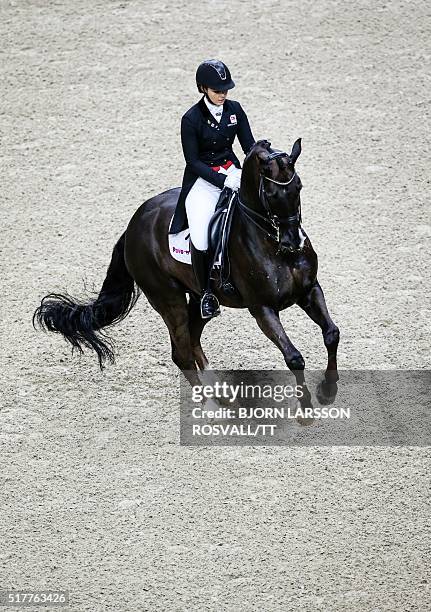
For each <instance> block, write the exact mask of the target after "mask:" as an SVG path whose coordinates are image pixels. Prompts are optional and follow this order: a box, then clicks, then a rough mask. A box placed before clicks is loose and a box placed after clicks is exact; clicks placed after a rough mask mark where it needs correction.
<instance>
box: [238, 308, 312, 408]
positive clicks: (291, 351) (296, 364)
mask: <svg viewBox="0 0 431 612" xmlns="http://www.w3.org/2000/svg"><path fill="white" fill-rule="evenodd" d="M249 311H250V313H251V314H252V315H253V317H254V318H255V319H256V321H257V324H258V325H259V327H260V329H261V330H262V331H263V333H264V334H265V336H267V337H268V338H269V339H270V340H272V342H273V343H274V344H275V346H276V347H277V348H279V349H280V351H281V352H282V353H283V357H284V361H285V362H286V365H287V367H288V368H289V369H290V370H291V371H292V372H293V374H294V376H295V379H296V384H297V385H299V386H300V387H301V388H302V393H303V394H302V397H301V399H300V400H299V402H300V404H301V406H302V407H305V406H311V394H310V391H309V390H308V387H307V385H306V382H305V376H304V367H305V362H304V359H303V357H302V355H301V353H300V352H299V351H298V349H297V348H296V347H295V346H294V345H293V344H292V342H291V341H290V340H289V337H288V335H287V334H286V332H285V330H284V327H283V325H282V324H281V321H280V317H279V316H278V312H276V311H275V310H273V309H272V308H269V307H268V306H255V307H252V308H249Z"/></svg>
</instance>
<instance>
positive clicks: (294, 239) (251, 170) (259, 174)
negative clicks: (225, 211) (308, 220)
mask: <svg viewBox="0 0 431 612" xmlns="http://www.w3.org/2000/svg"><path fill="white" fill-rule="evenodd" d="M300 153H301V139H300V138H298V140H297V141H296V142H295V144H294V145H293V147H292V151H291V153H290V155H289V154H288V153H285V152H283V151H279V150H277V149H272V148H271V143H270V142H268V141H267V140H259V141H258V142H256V143H255V144H254V145H253V147H252V148H251V150H250V151H249V153H248V154H247V157H246V158H245V161H244V168H243V180H242V182H241V196H242V197H244V199H246V200H247V201H248V202H250V203H251V204H253V208H254V209H255V210H257V209H256V205H257V206H259V205H260V208H262V207H263V209H264V212H265V213H266V214H267V216H268V218H269V219H271V220H272V222H273V223H274V224H275V225H278V226H279V248H280V250H281V251H283V252H296V251H299V250H301V249H302V247H303V245H304V241H305V235H304V234H303V233H302V231H301V228H300V224H301V199H300V191H301V188H302V184H301V179H300V178H299V176H298V174H297V173H296V171H295V163H296V160H297V159H298V157H299V155H300ZM261 212H263V211H261Z"/></svg>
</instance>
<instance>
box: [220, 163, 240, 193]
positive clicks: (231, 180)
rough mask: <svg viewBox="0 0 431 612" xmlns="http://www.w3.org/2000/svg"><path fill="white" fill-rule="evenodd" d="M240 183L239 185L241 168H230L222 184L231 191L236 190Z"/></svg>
mask: <svg viewBox="0 0 431 612" xmlns="http://www.w3.org/2000/svg"><path fill="white" fill-rule="evenodd" d="M240 185H241V170H240V169H239V168H235V170H232V171H231V172H229V174H228V175H227V176H226V180H225V182H224V186H225V187H229V189H232V191H238V189H239V187H240Z"/></svg>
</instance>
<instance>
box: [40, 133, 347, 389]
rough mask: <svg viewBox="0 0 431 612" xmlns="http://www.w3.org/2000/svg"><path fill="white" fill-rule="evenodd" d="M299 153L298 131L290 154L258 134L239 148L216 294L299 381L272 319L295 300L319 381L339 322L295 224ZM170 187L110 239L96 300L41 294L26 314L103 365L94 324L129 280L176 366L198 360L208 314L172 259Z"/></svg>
mask: <svg viewBox="0 0 431 612" xmlns="http://www.w3.org/2000/svg"><path fill="white" fill-rule="evenodd" d="M300 153H301V140H300V139H299V140H297V141H296V142H295V144H294V146H293V148H292V152H291V153H290V155H288V154H287V153H284V152H282V151H277V150H274V149H272V148H271V145H270V143H269V142H268V141H266V140H261V141H258V142H257V143H256V144H255V145H254V146H253V147H252V149H251V150H250V152H249V153H248V155H247V157H246V158H245V161H244V167H243V172H242V180H241V188H240V191H239V197H238V200H237V204H236V209H235V211H234V216H233V220H232V227H231V233H230V239H229V258H230V266H231V279H232V282H233V285H234V286H235V288H236V291H235V292H234V293H229V294H227V293H224V292H223V291H222V290H221V289H215V293H216V295H217V297H218V298H219V301H220V303H221V304H222V305H224V306H228V307H230V308H248V310H249V311H250V313H251V314H252V315H253V317H254V318H255V319H256V321H257V324H258V325H259V327H260V329H261V330H262V331H263V333H264V334H265V335H266V336H267V337H268V338H269V339H270V340H272V342H273V343H274V344H275V345H276V346H277V347H278V348H279V349H280V351H281V352H282V354H283V357H284V359H285V362H286V364H287V366H288V368H290V370H292V371H293V372H294V373H296V375H300V377H299V381H300V382H301V381H303V380H304V379H303V374H302V371H303V370H304V360H303V358H302V356H301V354H300V352H299V351H298V349H297V348H295V346H294V345H293V344H292V342H291V341H290V340H289V338H288V336H287V334H286V332H285V330H284V328H283V326H282V324H281V322H280V318H279V313H280V311H281V310H284V309H285V308H288V307H289V306H292V305H293V304H298V306H300V307H301V308H302V309H303V310H304V311H305V312H306V313H307V315H308V316H309V317H310V318H311V319H312V320H313V321H314V322H315V323H317V324H318V325H319V326H320V328H321V330H322V333H323V340H324V344H325V346H326V349H327V354H328V361H327V369H326V375H325V376H326V382H327V383H328V384H334V383H336V381H337V380H338V373H337V347H338V341H339V330H338V328H337V326H336V325H335V324H334V322H333V321H332V319H331V318H330V316H329V313H328V309H327V307H326V303H325V298H324V295H323V292H322V289H321V287H320V285H319V283H318V281H317V255H316V253H315V252H314V250H313V247H312V246H311V243H310V240H309V239H308V237H307V235H306V234H305V232H304V230H303V229H302V227H301V202H300V190H301V186H302V185H301V181H300V178H299V176H298V174H297V173H296V171H295V163H296V160H297V159H298V157H299V154H300ZM178 195H179V189H171V190H169V191H166V192H164V193H161V194H159V195H157V196H155V197H153V198H151V199H149V200H147V201H146V202H144V204H142V206H141V207H140V208H139V209H138V210H137V211H136V213H135V214H134V215H133V217H132V219H131V221H130V223H129V225H128V227H127V229H126V231H125V232H124V234H123V235H122V236H121V238H120V239H119V241H118V242H117V244H116V245H115V247H114V251H113V254H112V259H111V263H110V265H109V268H108V272H107V276H106V278H105V281H104V283H103V285H102V289H101V291H100V294H99V296H98V297H97V299H95V300H94V301H92V302H87V303H86V302H83V303H80V302H77V301H76V300H74V299H73V298H71V297H70V296H68V295H61V294H50V295H47V296H46V297H44V298H43V300H42V303H41V305H40V306H39V308H38V309H37V310H36V312H35V315H34V321H35V322H37V323H39V324H40V325H41V326H42V327H43V328H45V329H46V330H49V331H54V332H59V333H61V334H62V335H63V336H64V337H65V339H66V340H67V341H68V342H70V343H71V345H72V346H73V347H74V348H76V349H78V350H79V351H82V349H83V348H85V347H87V348H91V349H94V350H95V352H96V353H97V356H98V359H99V364H100V366H101V367H103V363H104V361H105V360H108V361H111V362H112V361H113V359H114V355H113V349H112V345H111V344H110V342H109V339H108V338H107V337H106V336H105V334H104V332H103V328H106V327H107V326H109V325H112V324H114V323H116V322H118V321H120V320H121V319H123V318H124V317H125V316H126V315H127V314H128V313H129V311H130V310H131V308H132V307H133V306H134V304H135V302H136V299H137V297H138V295H139V294H138V291H139V290H137V289H136V285H137V287H138V288H140V289H141V290H142V291H143V292H144V294H145V295H146V297H147V299H148V301H149V302H150V304H151V305H152V306H153V308H155V310H157V312H158V313H159V314H160V315H161V317H162V318H163V320H164V322H165V324H166V325H167V327H168V329H169V333H170V338H171V345H172V359H173V361H174V362H175V364H176V365H177V366H178V367H179V368H180V369H181V370H183V371H185V372H186V371H187V372H190V371H196V370H197V368H199V369H205V368H206V367H207V366H208V360H207V358H206V356H205V353H204V352H203V350H202V347H201V342H200V338H201V334H202V331H203V328H204V326H205V325H206V323H207V321H206V320H202V319H201V317H200V312H199V300H198V295H197V293H198V287H197V285H196V281H195V278H194V274H193V271H192V268H191V266H190V265H188V264H184V263H181V262H178V261H176V260H175V259H173V257H172V256H171V254H170V252H169V246H168V240H167V234H168V227H169V222H170V220H171V217H172V214H173V211H174V209H175V205H176V202H177V199H178Z"/></svg>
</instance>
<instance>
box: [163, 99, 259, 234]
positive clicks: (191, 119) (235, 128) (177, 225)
mask: <svg viewBox="0 0 431 612" xmlns="http://www.w3.org/2000/svg"><path fill="white" fill-rule="evenodd" d="M235 136H238V140H239V143H240V145H241V147H242V150H243V151H244V154H247V153H248V152H249V150H250V149H251V147H252V146H253V144H254V142H255V140H254V138H253V134H252V132H251V129H250V125H249V122H248V119H247V115H246V114H245V112H244V110H243V108H242V107H241V104H240V103H239V102H235V101H234V100H228V99H227V100H225V102H224V104H223V114H222V117H221V120H220V123H217V121H216V120H215V119H214V117H213V116H212V115H211V113H210V111H209V109H208V107H207V105H206V104H205V101H204V98H201V100H199V102H198V103H197V104H195V105H194V106H192V107H191V108H190V109H189V110H188V111H187V112H186V113H185V114H184V115H183V117H182V119H181V143H182V146H183V153H184V157H185V160H186V168H185V170H184V176H183V183H182V187H181V193H180V196H179V198H178V203H177V206H176V208H175V214H174V218H173V221H172V225H171V229H170V233H171V234H176V233H177V232H180V231H182V230H183V229H185V228H186V227H187V215H186V207H185V202H186V197H187V195H188V193H189V191H190V189H191V188H192V187H193V185H194V183H195V181H196V179H197V178H198V177H201V178H203V179H205V180H206V181H208V182H209V183H212V184H213V185H216V186H217V187H219V188H220V189H223V185H224V182H225V179H226V175H225V174H219V173H218V172H216V171H215V170H212V166H221V165H223V164H225V163H226V162H228V161H231V162H233V163H234V164H235V166H236V167H237V168H241V164H240V163H239V161H238V158H237V157H236V155H235V153H234V152H233V150H232V144H233V141H234V140H235Z"/></svg>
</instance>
